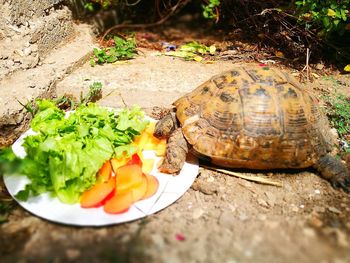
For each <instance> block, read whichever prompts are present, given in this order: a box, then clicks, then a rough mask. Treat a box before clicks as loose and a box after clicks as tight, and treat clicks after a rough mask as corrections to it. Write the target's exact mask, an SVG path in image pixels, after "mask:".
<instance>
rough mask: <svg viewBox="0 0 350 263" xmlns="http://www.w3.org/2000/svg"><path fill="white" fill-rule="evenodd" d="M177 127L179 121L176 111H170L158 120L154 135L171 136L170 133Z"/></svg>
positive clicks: (159, 136)
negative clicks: (177, 120)
mask: <svg viewBox="0 0 350 263" xmlns="http://www.w3.org/2000/svg"><path fill="white" fill-rule="evenodd" d="M176 128H177V122H176V116H175V113H174V112H170V113H168V114H167V115H165V116H164V117H163V118H162V119H160V120H159V121H158V122H157V124H156V127H155V129H154V133H153V135H154V136H155V137H157V138H169V136H170V134H171V133H172V132H173V131H174V130H175V129H176Z"/></svg>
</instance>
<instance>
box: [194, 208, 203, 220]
mask: <svg viewBox="0 0 350 263" xmlns="http://www.w3.org/2000/svg"><path fill="white" fill-rule="evenodd" d="M203 214H204V210H203V209H201V208H196V209H194V211H193V214H192V217H193V219H198V218H200V217H201V216H202V215H203Z"/></svg>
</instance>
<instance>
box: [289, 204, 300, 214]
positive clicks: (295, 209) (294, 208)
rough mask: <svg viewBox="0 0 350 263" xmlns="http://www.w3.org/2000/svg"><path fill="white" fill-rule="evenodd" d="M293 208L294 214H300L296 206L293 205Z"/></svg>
mask: <svg viewBox="0 0 350 263" xmlns="http://www.w3.org/2000/svg"><path fill="white" fill-rule="evenodd" d="M291 207H292V212H295V213H297V212H299V208H298V207H297V206H296V205H294V204H292V205H291Z"/></svg>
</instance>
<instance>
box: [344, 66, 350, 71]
mask: <svg viewBox="0 0 350 263" xmlns="http://www.w3.org/2000/svg"><path fill="white" fill-rule="evenodd" d="M344 70H345V71H347V72H350V64H347V65H346V66H345V67H344Z"/></svg>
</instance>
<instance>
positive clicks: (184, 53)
mask: <svg viewBox="0 0 350 263" xmlns="http://www.w3.org/2000/svg"><path fill="white" fill-rule="evenodd" d="M215 52H216V47H215V46H214V45H211V46H209V47H208V46H206V45H203V44H200V43H198V42H196V41H191V42H188V43H186V44H184V45H181V46H180V47H179V48H178V49H177V50H176V51H168V52H165V55H167V56H173V57H180V58H183V59H185V60H195V61H197V62H201V61H202V60H203V56H206V55H214V54H215Z"/></svg>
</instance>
